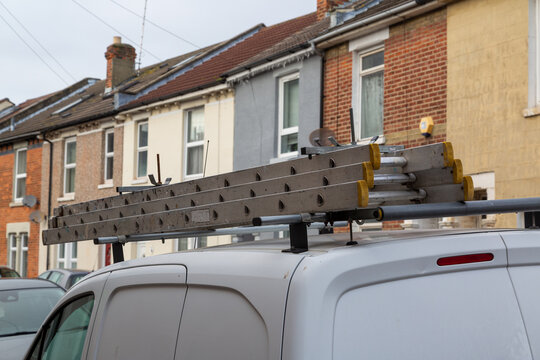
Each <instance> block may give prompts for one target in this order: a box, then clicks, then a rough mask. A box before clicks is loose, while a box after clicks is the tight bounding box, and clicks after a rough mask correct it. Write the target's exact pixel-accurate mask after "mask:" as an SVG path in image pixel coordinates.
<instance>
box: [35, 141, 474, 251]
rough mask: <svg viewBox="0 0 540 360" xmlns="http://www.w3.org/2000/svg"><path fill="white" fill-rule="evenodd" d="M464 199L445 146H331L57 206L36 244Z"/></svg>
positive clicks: (468, 196) (463, 182)
mask: <svg viewBox="0 0 540 360" xmlns="http://www.w3.org/2000/svg"><path fill="white" fill-rule="evenodd" d="M472 197H473V184H472V180H471V178H470V177H467V176H463V168H462V164H461V161H460V160H459V159H454V155H453V149H452V145H451V144H450V143H448V142H445V143H437V144H432V145H426V146H421V147H417V148H410V149H403V150H397V151H393V152H389V153H385V154H382V155H381V152H380V149H379V146H378V145H377V144H369V145H366V146H355V147H347V148H344V149H340V148H339V147H336V151H332V152H328V153H324V154H320V155H315V156H309V157H303V158H298V159H295V160H290V161H285V162H281V163H276V164H271V165H266V166H260V167H256V168H251V169H246V170H240V171H235V172H231V173H226V174H220V175H215V176H210V177H205V178H201V179H197V180H191V181H186V182H182V183H178V184H172V185H163V186H157V187H154V188H151V189H146V190H142V191H136V192H132V193H126V194H122V195H118V196H114V197H109V198H104V199H99V200H92V201H87V202H83V203H79V204H73V205H63V206H60V207H58V208H56V209H55V210H54V217H52V218H51V219H49V221H48V229H47V230H44V231H43V243H44V244H45V245H51V244H60V243H66V242H75V241H83V240H92V239H97V238H103V237H125V236H130V235H138V234H139V235H140V234H159V233H168V232H169V233H170V232H178V231H181V232H189V231H201V230H215V229H220V228H230V227H235V226H245V225H251V224H252V223H253V222H254V220H255V221H258V220H257V219H261V218H265V217H268V216H288V215H298V214H327V215H330V216H329V217H328V216H326V217H324V218H323V221H325V222H328V221H330V222H333V221H334V220H343V219H338V217H339V216H334V217H332V214H341V217H343V216H345V220H349V221H350V219H352V218H358V217H362V218H374V217H376V216H375V215H374V212H373V211H374V210H375V209H377V208H379V207H380V206H381V205H410V204H433V203H441V202H456V201H466V200H472ZM351 211H352V212H351ZM344 212H345V213H344ZM343 214H346V215H343ZM354 214H356V215H354ZM358 214H360V215H358ZM303 218H304V219H306V217H305V216H304V217H303ZM307 219H308V220H304V221H303V222H304V223H306V222H310V221H311V220H309V217H308V218H307ZM291 237H292V236H291Z"/></svg>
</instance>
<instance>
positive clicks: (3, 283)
mask: <svg viewBox="0 0 540 360" xmlns="http://www.w3.org/2000/svg"><path fill="white" fill-rule="evenodd" d="M39 288H58V289H62V288H61V287H60V286H58V285H56V284H55V283H53V282H50V281H48V280H44V279H21V278H2V279H1V280H0V291H2V290H19V289H39Z"/></svg>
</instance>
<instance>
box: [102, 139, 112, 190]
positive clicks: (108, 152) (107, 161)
mask: <svg viewBox="0 0 540 360" xmlns="http://www.w3.org/2000/svg"><path fill="white" fill-rule="evenodd" d="M103 154H104V157H105V158H104V165H105V169H104V178H105V179H104V180H105V182H111V181H112V178H113V170H114V129H109V130H107V131H105V149H104V151H103Z"/></svg>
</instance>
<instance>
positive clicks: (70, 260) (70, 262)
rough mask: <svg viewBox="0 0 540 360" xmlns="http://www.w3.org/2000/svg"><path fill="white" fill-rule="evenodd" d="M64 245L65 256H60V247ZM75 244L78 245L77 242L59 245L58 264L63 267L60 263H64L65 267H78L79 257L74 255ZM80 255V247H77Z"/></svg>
mask: <svg viewBox="0 0 540 360" xmlns="http://www.w3.org/2000/svg"><path fill="white" fill-rule="evenodd" d="M62 246H63V247H64V257H60V248H61V247H62ZM73 246H77V243H64V244H59V245H58V246H57V266H58V267H59V268H61V266H60V264H61V263H63V264H64V267H63V269H76V268H77V257H73V256H72V252H73ZM77 256H78V249H77Z"/></svg>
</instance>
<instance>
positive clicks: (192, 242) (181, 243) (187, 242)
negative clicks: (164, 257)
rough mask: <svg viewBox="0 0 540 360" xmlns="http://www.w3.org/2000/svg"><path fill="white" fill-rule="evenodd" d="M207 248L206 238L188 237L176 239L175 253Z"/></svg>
mask: <svg viewBox="0 0 540 360" xmlns="http://www.w3.org/2000/svg"><path fill="white" fill-rule="evenodd" d="M207 246H208V238H207V237H206V236H198V237H190V238H182V239H178V242H177V246H176V251H183V250H189V249H198V248H203V247H207Z"/></svg>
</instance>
